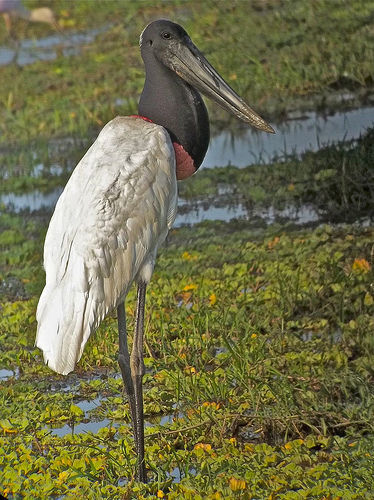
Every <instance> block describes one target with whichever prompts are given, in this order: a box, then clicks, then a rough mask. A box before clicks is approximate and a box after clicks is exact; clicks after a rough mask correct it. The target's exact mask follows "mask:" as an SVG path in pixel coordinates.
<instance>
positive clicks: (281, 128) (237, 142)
mask: <svg viewBox="0 0 374 500" xmlns="http://www.w3.org/2000/svg"><path fill="white" fill-rule="evenodd" d="M373 125H374V107H367V108H360V109H354V110H350V111H345V112H339V113H335V114H333V115H330V116H323V115H319V114H318V113H316V112H314V111H313V112H309V113H304V114H302V115H299V116H294V117H293V119H289V120H285V121H284V122H282V123H279V124H278V125H276V126H275V129H276V134H264V133H261V132H257V131H256V130H254V129H251V128H247V129H240V130H238V131H225V132H221V133H220V134H219V135H217V136H216V137H214V138H213V139H212V140H211V142H210V146H209V149H208V152H207V155H206V157H205V160H204V162H203V166H205V167H208V168H211V167H223V166H227V165H235V166H236V167H246V166H248V165H253V164H255V163H270V162H271V161H272V160H273V159H274V158H284V157H286V156H287V155H290V154H296V155H298V156H300V155H301V154H302V153H305V152H306V151H318V150H319V149H321V147H322V146H326V145H328V144H333V143H337V142H339V141H348V140H351V139H358V138H359V137H360V135H362V134H364V133H365V131H366V130H367V129H368V128H369V127H372V126H373Z"/></svg>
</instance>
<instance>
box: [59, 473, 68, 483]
mask: <svg viewBox="0 0 374 500" xmlns="http://www.w3.org/2000/svg"><path fill="white" fill-rule="evenodd" d="M68 475H69V471H67V470H64V471H62V472H60V474H59V475H58V479H57V482H58V483H59V484H62V483H64V482H65V481H66V478H67V477H68Z"/></svg>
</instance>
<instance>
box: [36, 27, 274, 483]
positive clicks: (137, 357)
mask: <svg viewBox="0 0 374 500" xmlns="http://www.w3.org/2000/svg"><path fill="white" fill-rule="evenodd" d="M140 48H141V55H142V58H143V61H144V65H145V72H146V76H145V84H144V89H143V92H142V94H141V97H140V102H139V109H138V113H139V115H133V116H127V117H122V116H121V117H117V118H114V119H113V120H112V121H110V122H109V123H108V124H107V125H105V127H104V128H103V129H102V131H101V132H100V134H99V136H98V138H97V139H96V141H95V142H94V143H93V145H92V146H91V147H90V149H89V150H88V151H87V153H86V155H85V156H84V157H83V158H82V160H81V161H80V162H79V163H78V165H77V167H76V168H75V170H74V171H73V173H72V175H71V177H70V179H69V181H68V183H67V184H66V187H65V189H64V191H63V193H62V194H61V196H60V198H59V200H58V202H57V204H56V208H55V211H54V214H53V216H52V219H51V221H50V224H49V228H48V231H47V235H46V239H45V245H44V268H45V271H46V285H45V288H44V290H43V292H42V294H41V297H40V300H39V304H38V308H37V321H38V331H37V336H36V345H37V346H38V347H40V349H42V350H43V353H44V360H45V362H46V363H47V364H48V366H49V367H50V368H52V370H55V371H56V372H57V373H61V374H68V373H69V372H71V371H72V370H73V369H74V367H75V364H76V363H77V362H78V361H79V359H80V357H81V355H82V352H83V348H84V346H85V344H86V342H87V340H88V338H89V337H90V335H91V333H92V332H94V331H95V330H96V329H97V327H98V326H99V325H100V323H101V321H102V320H103V319H104V318H105V316H106V315H107V314H108V313H109V312H110V311H112V310H114V309H116V308H117V318H118V331H119V355H118V362H119V366H120V369H121V373H122V378H123V382H124V387H125V390H126V393H127V396H128V400H129V405H130V411H131V417H132V424H133V432H134V441H135V446H136V451H137V456H138V468H137V479H138V480H139V481H142V482H146V480H147V475H146V468H145V463H144V420H143V393H142V377H143V374H144V363H143V330H144V307H145V295H146V287H147V285H148V283H149V281H150V279H151V275H152V272H153V268H154V265H155V260H156V254H157V250H158V248H159V246H160V245H161V244H162V243H163V241H164V240H165V238H166V235H167V233H168V231H169V229H170V228H171V226H172V224H173V221H174V219H175V216H176V211H177V180H179V179H185V178H187V177H189V176H190V175H192V174H193V173H194V172H195V171H196V170H197V169H198V168H199V166H200V165H201V163H202V161H203V158H204V156H205V153H206V151H207V148H208V144H209V118H208V113H207V109H206V107H205V104H204V101H203V99H202V97H201V95H200V93H199V92H202V93H203V94H205V95H206V96H208V97H210V98H211V99H212V100H213V101H216V102H217V103H218V104H220V105H221V106H222V107H223V108H224V109H226V110H227V111H229V112H231V113H233V114H234V115H235V116H236V117H238V118H239V119H240V120H243V121H244V122H246V123H249V124H250V125H252V126H254V127H255V128H257V129H259V130H263V131H265V132H270V133H274V130H273V129H272V127H271V126H270V125H268V124H267V123H266V122H265V121H264V120H263V119H262V118H261V117H260V116H259V115H258V114H257V113H255V112H254V111H253V110H252V109H251V108H250V107H249V106H248V105H247V104H246V103H245V102H244V101H243V100H242V99H241V98H240V97H239V96H238V94H236V92H235V91H234V90H233V89H232V88H231V87H230V86H229V85H228V84H227V83H226V82H225V81H224V80H223V78H222V77H221V76H220V75H219V74H218V73H217V71H216V70H215V69H214V68H213V67H212V66H211V65H210V63H209V62H208V61H207V59H206V58H205V57H204V56H203V55H202V53H201V52H200V51H199V50H198V49H197V47H196V46H195V45H194V44H193V43H192V41H191V39H190V37H189V36H188V34H187V33H186V31H185V30H184V29H183V28H182V27H181V26H179V25H178V24H175V23H173V22H171V21H168V20H163V19H161V20H157V21H154V22H152V23H150V24H149V25H148V26H147V27H146V28H145V29H144V31H143V32H142V34H141V36H140ZM133 282H135V283H136V284H137V310H136V318H135V330H134V338H133V346H132V351H131V356H130V354H129V350H128V346H127V336H126V316H125V308H124V302H125V298H126V295H127V293H128V291H129V288H130V286H131V284H132V283H133Z"/></svg>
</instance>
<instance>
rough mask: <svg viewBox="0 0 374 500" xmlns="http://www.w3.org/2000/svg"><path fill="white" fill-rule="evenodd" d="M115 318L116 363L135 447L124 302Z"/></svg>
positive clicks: (134, 416) (131, 383) (134, 424)
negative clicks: (128, 406)
mask: <svg viewBox="0 0 374 500" xmlns="http://www.w3.org/2000/svg"><path fill="white" fill-rule="evenodd" d="M117 319H118V335H119V354H118V364H119V366H120V368H121V373H122V379H123V384H124V386H125V390H126V394H127V397H128V400H129V405H130V412H131V421H132V427H133V432H134V441H135V447H136V449H137V448H138V443H137V434H136V406H135V391H134V383H133V380H132V377H131V368H130V354H129V349H128V346H127V332H126V312H125V304H124V303H121V304H119V306H118V307H117Z"/></svg>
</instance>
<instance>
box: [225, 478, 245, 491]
mask: <svg viewBox="0 0 374 500" xmlns="http://www.w3.org/2000/svg"><path fill="white" fill-rule="evenodd" d="M229 485H230V488H231V490H232V491H240V490H245V489H246V487H247V483H246V482H245V481H244V479H236V477H232V478H230V481H229Z"/></svg>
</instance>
